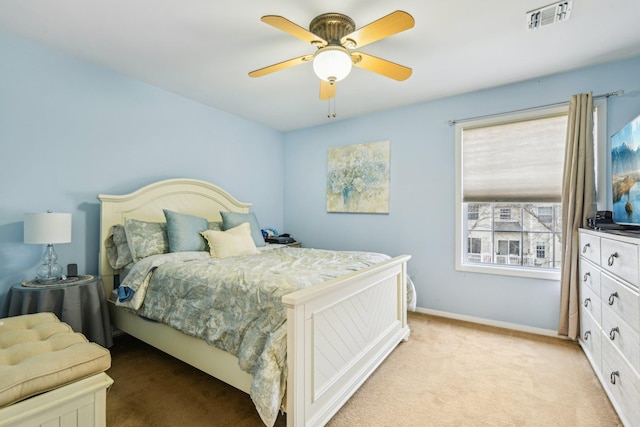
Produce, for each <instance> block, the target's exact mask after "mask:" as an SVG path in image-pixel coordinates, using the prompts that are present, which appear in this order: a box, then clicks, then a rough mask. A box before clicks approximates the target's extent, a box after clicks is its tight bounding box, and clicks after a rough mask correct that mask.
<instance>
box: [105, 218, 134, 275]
mask: <svg viewBox="0 0 640 427" xmlns="http://www.w3.org/2000/svg"><path fill="white" fill-rule="evenodd" d="M104 246H105V248H106V250H107V260H108V261H109V264H110V265H111V268H113V269H115V270H119V269H121V268H123V267H125V266H127V265H129V264H131V263H132V262H133V257H132V256H131V251H130V250H129V243H128V242H127V235H126V234H125V231H124V226H123V225H120V224H117V225H114V226H113V227H111V233H110V234H109V237H107V241H106V242H105V245H104Z"/></svg>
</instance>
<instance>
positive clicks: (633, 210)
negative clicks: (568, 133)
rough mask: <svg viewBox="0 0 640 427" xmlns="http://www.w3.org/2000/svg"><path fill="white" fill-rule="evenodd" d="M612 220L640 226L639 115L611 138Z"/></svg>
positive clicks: (617, 222)
mask: <svg viewBox="0 0 640 427" xmlns="http://www.w3.org/2000/svg"><path fill="white" fill-rule="evenodd" d="M611 186H612V197H613V221H614V222H615V223H616V224H623V225H629V226H635V227H630V228H636V227H638V228H640V115H638V116H637V117H636V118H634V119H633V120H631V121H630V122H629V123H627V124H626V125H625V126H624V127H623V128H622V129H620V130H619V131H617V132H616V133H615V134H614V135H613V136H612V137H611Z"/></svg>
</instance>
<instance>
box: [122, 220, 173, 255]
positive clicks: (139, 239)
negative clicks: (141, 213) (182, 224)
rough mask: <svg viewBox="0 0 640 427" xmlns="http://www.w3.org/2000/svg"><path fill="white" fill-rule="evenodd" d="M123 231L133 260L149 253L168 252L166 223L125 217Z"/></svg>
mask: <svg viewBox="0 0 640 427" xmlns="http://www.w3.org/2000/svg"><path fill="white" fill-rule="evenodd" d="M124 231H125V234H126V235H127V241H128V242H129V250H130V251H131V257H132V258H133V260H134V261H135V262H138V261H140V260H141V259H143V258H146V257H148V256H151V255H158V254H166V253H167V252H169V239H168V238H167V224H165V223H164V222H147V221H139V220H137V219H131V218H125V219H124Z"/></svg>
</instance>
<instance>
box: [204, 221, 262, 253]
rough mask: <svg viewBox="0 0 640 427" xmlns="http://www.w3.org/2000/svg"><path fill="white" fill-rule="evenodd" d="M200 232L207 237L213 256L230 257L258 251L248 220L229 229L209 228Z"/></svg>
mask: <svg viewBox="0 0 640 427" xmlns="http://www.w3.org/2000/svg"><path fill="white" fill-rule="evenodd" d="M200 234H202V237H204V238H205V239H207V242H208V243H209V253H210V254H211V257H212V258H229V257H232V256H238V255H248V254H255V253H258V249H257V248H256V244H255V243H254V242H253V238H252V237H251V226H250V225H249V223H248V222H245V223H242V224H240V225H238V226H237V227H233V228H230V229H229V230H227V231H215V230H207V231H202V232H201V233H200Z"/></svg>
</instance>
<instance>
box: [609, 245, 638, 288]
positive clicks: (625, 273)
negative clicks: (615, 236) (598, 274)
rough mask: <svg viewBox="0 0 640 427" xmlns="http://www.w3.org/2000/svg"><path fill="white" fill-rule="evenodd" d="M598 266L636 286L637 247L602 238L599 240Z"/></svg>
mask: <svg viewBox="0 0 640 427" xmlns="http://www.w3.org/2000/svg"><path fill="white" fill-rule="evenodd" d="M600 265H601V266H602V268H604V269H605V270H607V271H610V272H612V273H613V274H615V275H616V276H618V277H621V278H623V279H624V280H626V281H628V282H630V283H631V285H633V286H635V287H637V286H638V245H635V244H633V243H627V242H620V241H617V240H611V239H607V238H604V237H603V238H602V239H600Z"/></svg>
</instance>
